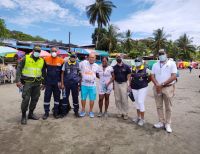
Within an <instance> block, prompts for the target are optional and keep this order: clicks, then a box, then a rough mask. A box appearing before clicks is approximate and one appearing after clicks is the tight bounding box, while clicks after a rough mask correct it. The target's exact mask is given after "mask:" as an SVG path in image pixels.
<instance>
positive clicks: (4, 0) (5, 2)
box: [0, 0, 16, 9]
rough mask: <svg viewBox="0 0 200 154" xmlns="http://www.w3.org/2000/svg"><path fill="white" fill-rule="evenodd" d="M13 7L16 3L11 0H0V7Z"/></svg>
mask: <svg viewBox="0 0 200 154" xmlns="http://www.w3.org/2000/svg"><path fill="white" fill-rule="evenodd" d="M15 7H16V4H15V2H13V1H12V0H1V2H0V8H7V9H13V8H15Z"/></svg>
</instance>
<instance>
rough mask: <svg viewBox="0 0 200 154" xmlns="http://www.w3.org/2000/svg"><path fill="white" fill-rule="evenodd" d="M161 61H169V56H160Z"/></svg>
mask: <svg viewBox="0 0 200 154" xmlns="http://www.w3.org/2000/svg"><path fill="white" fill-rule="evenodd" d="M159 60H160V61H161V62H163V61H166V60H167V55H160V56H159Z"/></svg>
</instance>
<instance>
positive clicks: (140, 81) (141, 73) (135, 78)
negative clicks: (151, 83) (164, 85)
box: [131, 65, 149, 89]
mask: <svg viewBox="0 0 200 154" xmlns="http://www.w3.org/2000/svg"><path fill="white" fill-rule="evenodd" d="M131 77H132V80H131V88H132V89H141V88H145V87H147V86H148V77H149V74H148V73H147V70H146V68H145V67H144V65H141V66H140V68H139V70H138V71H137V72H136V67H133V70H132V74H131Z"/></svg>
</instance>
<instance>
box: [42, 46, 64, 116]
mask: <svg viewBox="0 0 200 154" xmlns="http://www.w3.org/2000/svg"><path fill="white" fill-rule="evenodd" d="M44 60H45V65H46V66H45V70H46V73H47V75H46V78H45V92H44V112H45V113H44V115H43V120H46V119H47V118H48V117H49V111H50V101H51V96H52V93H53V97H54V110H53V116H54V117H55V118H56V119H58V118H59V114H58V112H59V102H60V89H61V68H62V65H63V63H64V60H63V59H62V58H60V57H58V56H57V48H55V47H52V48H51V56H49V57H45V58H44Z"/></svg>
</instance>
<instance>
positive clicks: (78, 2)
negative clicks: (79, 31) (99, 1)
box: [65, 0, 95, 12]
mask: <svg viewBox="0 0 200 154" xmlns="http://www.w3.org/2000/svg"><path fill="white" fill-rule="evenodd" d="M94 2H95V0H65V3H67V4H72V5H73V6H74V7H75V8H76V9H78V10H80V11H81V12H84V11H85V8H86V6H88V5H90V4H93V3H94Z"/></svg>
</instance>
